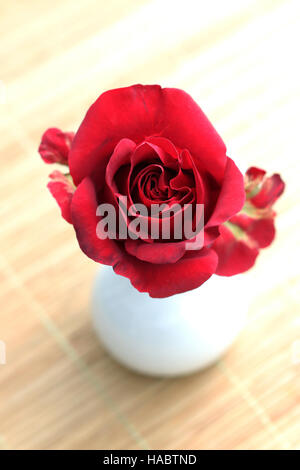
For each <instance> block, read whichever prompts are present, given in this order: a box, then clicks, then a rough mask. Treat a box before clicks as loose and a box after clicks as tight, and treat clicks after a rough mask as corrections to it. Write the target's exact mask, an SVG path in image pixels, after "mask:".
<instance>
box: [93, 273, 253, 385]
mask: <svg viewBox="0 0 300 470" xmlns="http://www.w3.org/2000/svg"><path fill="white" fill-rule="evenodd" d="M245 284H247V283H245V282H244V279H243V275H238V276H233V277H220V276H216V275H214V276H212V277H211V278H210V279H209V280H208V281H207V282H205V283H204V284H203V285H202V286H201V287H199V288H198V289H194V290H192V291H189V292H185V293H183V294H177V295H174V296H172V297H168V298H165V299H153V298H151V297H149V295H148V294H145V293H140V292H138V291H137V290H136V289H135V288H134V287H132V285H131V284H130V281H129V280H128V279H127V278H125V277H122V276H118V275H116V274H115V273H114V271H113V270H112V268H111V267H108V266H102V267H101V268H100V270H99V272H98V274H97V276H96V279H95V283H94V288H93V293H92V315H93V323H94V327H95V330H96V333H97V335H98V337H99V338H100V340H101V342H102V344H103V345H104V347H105V348H106V349H107V350H108V351H109V352H110V353H111V355H112V356H113V357H114V358H115V359H117V360H118V361H119V362H121V363H122V364H124V365H125V366H127V367H129V368H131V369H133V370H135V371H137V372H141V373H143V374H148V375H154V376H165V377H171V376H179V375H183V374H189V373H192V372H195V371H197V370H200V369H203V368H204V367H207V366H209V365H211V364H212V363H214V362H215V361H216V360H218V359H219V358H220V357H221V356H222V355H223V354H224V353H225V351H226V350H227V349H228V348H229V347H230V346H231V344H232V343H233V341H234V340H235V338H236V336H237V335H238V333H239V332H240V331H241V329H242V327H243V325H244V322H245V318H246V313H247V300H246V299H247V293H246V285H245Z"/></svg>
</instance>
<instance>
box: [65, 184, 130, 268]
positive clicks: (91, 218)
mask: <svg viewBox="0 0 300 470" xmlns="http://www.w3.org/2000/svg"><path fill="white" fill-rule="evenodd" d="M97 207H98V202H97V199H96V192H95V188H94V185H93V182H92V180H91V179H90V178H85V179H84V180H83V181H82V182H81V183H80V185H79V186H78V188H77V189H76V191H75V193H74V196H73V199H72V204H71V213H72V222H73V225H74V228H75V231H76V236H77V240H78V243H79V246H80V248H81V249H82V251H83V252H84V253H85V254H86V255H87V256H88V257H89V258H92V259H93V260H94V261H97V262H99V263H103V264H108V265H114V264H115V263H116V262H118V261H119V260H120V258H121V252H120V249H119V246H118V244H117V242H116V241H115V240H112V239H110V238H105V239H103V240H102V239H100V238H98V236H97V233H96V228H97V224H98V222H99V220H100V218H99V217H98V216H97V215H96V210H97Z"/></svg>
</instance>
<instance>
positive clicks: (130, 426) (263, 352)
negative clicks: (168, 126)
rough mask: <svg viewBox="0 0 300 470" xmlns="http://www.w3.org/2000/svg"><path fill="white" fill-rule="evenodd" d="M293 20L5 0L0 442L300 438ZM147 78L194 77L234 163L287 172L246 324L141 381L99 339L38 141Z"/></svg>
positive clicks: (237, 4) (174, 445) (0, 116)
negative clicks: (108, 95) (175, 374)
mask: <svg viewBox="0 0 300 470" xmlns="http://www.w3.org/2000/svg"><path fill="white" fill-rule="evenodd" d="M299 27H300V5H299V2H298V0H296V1H277V0H259V1H253V0H251V1H250V0H249V1H248V0H245V1H237V0H236V1H233V0H228V1H227V2H223V1H221V0H220V1H210V2H207V1H205V2H202V1H195V2H191V1H189V0H187V1H185V2H182V1H174V0H173V1H171V0H157V1H148V2H147V1H141V0H132V1H124V0H110V1H104V0H101V1H99V0H79V1H76V2H74V1H73V0H64V1H61V0H51V1H50V0H42V1H40V0H24V1H22V2H21V1H12V2H7V1H5V0H1V1H0V30H1V42H0V67H1V68H0V80H1V81H0V152H1V185H0V193H1V230H0V241H1V253H0V272H1V303H0V305H1V308H0V340H1V341H3V342H5V344H6V354H7V358H6V365H0V447H1V448H3V449H6V448H9V449H81V448H82V449H104V448H106V449H117V448H119V449H141V448H143V449H155V448H161V449H193V448H196V449H297V448H298V449H299V448H300V379H299V374H300V312H299V303H300V302H299V258H300V257H299V224H300V220H299V202H300V196H299V169H300V165H299V143H298V138H299V105H300V99H299V98H300V96H299V94H300V93H299V78H300V77H299V39H300V38H299ZM137 82H140V83H160V84H161V85H164V86H175V87H179V88H183V89H185V90H186V91H187V92H189V93H190V94H192V96H193V97H194V98H195V99H196V100H197V101H198V102H199V104H200V105H201V106H202V107H203V109H204V110H205V112H206V113H207V114H208V116H209V117H210V119H211V120H212V122H213V123H214V124H215V126H216V127H217V129H218V130H219V132H220V134H221V135H222V136H223V138H224V140H225V142H226V143H227V145H228V153H229V155H230V156H232V157H233V158H234V159H236V160H237V161H238V162H239V164H240V165H241V167H243V168H246V167H247V166H248V165H250V164H255V165H258V166H261V167H263V168H266V169H268V170H269V171H270V172H274V171H278V172H280V173H281V174H282V176H283V178H284V179H285V181H286V183H287V189H286V192H285V195H284V197H283V198H282V200H280V201H279V202H278V204H277V212H278V214H279V216H278V219H277V228H278V235H277V238H276V241H275V242H274V244H273V245H272V247H270V248H268V249H266V250H265V251H264V252H263V253H262V254H261V256H260V258H259V259H258V261H257V263H256V266H255V268H254V269H253V270H252V271H251V272H249V273H247V274H245V280H249V286H250V285H251V286H252V287H251V289H249V290H251V292H249V299H245V301H247V302H249V320H248V324H247V326H246V329H245V331H244V332H243V334H242V335H241V336H240V337H239V339H238V341H237V342H236V344H235V345H234V347H233V348H232V349H231V350H230V351H229V353H228V354H227V355H226V356H225V357H224V358H223V359H222V360H221V361H220V362H219V363H218V364H216V365H215V366H213V367H211V368H209V369H207V370H206V371H204V372H202V373H198V374H195V375H192V376H190V377H186V378H180V379H172V380H164V379H152V378H147V377H143V376H139V375H135V374H133V373H131V372H129V371H127V370H126V369H124V368H122V367H121V366H119V365H118V364H117V363H115V362H114V361H113V360H112V359H111V358H110V357H109V356H108V355H107V354H106V353H105V351H104V350H103V349H102V347H101V345H100V344H99V343H98V341H97V339H96V337H95V334H94V332H93V330H92V327H91V321H90V313H89V298H90V288H91V282H92V279H93V276H94V274H95V270H96V269H97V266H96V265H95V264H94V263H93V262H92V261H90V260H89V259H88V258H86V257H85V256H84V255H83V254H82V253H81V252H80V250H79V248H78V246H77V243H76V240H75V237H74V233H73V230H72V227H70V226H69V225H68V224H66V223H65V222H64V221H63V220H62V219H61V218H60V215H59V211H58V209H57V207H56V205H55V202H54V200H52V198H51V197H50V195H49V194H48V192H47V191H46V189H45V185H46V182H47V175H48V173H49V170H50V167H49V166H47V167H46V165H44V164H43V163H42V162H41V161H40V159H39V157H38V155H37V151H36V149H37V147H38V144H39V139H40V136H41V134H42V132H43V131H44V130H45V129H46V128H47V127H50V126H57V127H60V128H62V129H64V130H75V129H77V127H78V125H79V123H80V121H81V119H82V118H83V116H84V114H85V112H86V110H87V108H88V106H89V105H90V104H91V103H92V102H93V101H94V100H95V99H96V97H97V95H98V94H100V92H102V91H104V90H106V89H109V88H114V87H117V86H124V85H129V84H132V83H137ZM250 281H251V282H250ZM250 299H251V301H250ZM1 344H2V346H3V343H0V345H1Z"/></svg>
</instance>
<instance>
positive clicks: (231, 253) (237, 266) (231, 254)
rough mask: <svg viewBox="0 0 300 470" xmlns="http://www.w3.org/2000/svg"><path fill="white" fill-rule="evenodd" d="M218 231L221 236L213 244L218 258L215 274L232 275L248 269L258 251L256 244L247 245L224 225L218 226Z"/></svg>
mask: <svg viewBox="0 0 300 470" xmlns="http://www.w3.org/2000/svg"><path fill="white" fill-rule="evenodd" d="M220 232H221V236H220V237H219V238H218V239H217V240H216V241H215V243H214V245H213V247H214V250H215V251H216V253H217V255H218V258H219V262H218V266H217V269H216V274H219V275H220V276H233V275H234V274H239V273H242V272H244V271H247V270H248V269H250V268H251V267H252V266H253V265H254V263H255V260H256V257H257V255H258V253H259V250H258V248H257V246H256V245H254V246H249V245H248V244H247V243H246V242H245V241H243V240H237V239H236V238H235V237H234V235H233V233H232V232H231V231H230V230H229V229H228V228H227V227H225V226H224V225H222V226H221V227H220Z"/></svg>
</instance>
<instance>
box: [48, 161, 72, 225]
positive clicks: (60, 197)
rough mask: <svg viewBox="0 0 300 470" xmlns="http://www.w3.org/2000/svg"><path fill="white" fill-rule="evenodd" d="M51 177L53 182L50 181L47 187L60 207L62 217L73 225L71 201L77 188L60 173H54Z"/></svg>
mask: <svg viewBox="0 0 300 470" xmlns="http://www.w3.org/2000/svg"><path fill="white" fill-rule="evenodd" d="M49 177H50V178H51V180H52V181H49V183H48V184H47V187H48V189H49V191H50V192H51V194H52V196H53V197H54V198H55V200H56V202H57V204H58V205H59V207H60V210H61V215H62V217H63V218H64V219H65V220H66V221H67V222H69V223H70V224H71V223H72V217H71V201H72V197H73V193H74V190H75V188H74V186H73V185H72V184H71V182H70V181H69V180H68V178H67V177H66V176H65V175H64V174H63V173H61V172H60V171H57V170H56V171H53V172H52V173H51V174H50V175H49Z"/></svg>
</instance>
